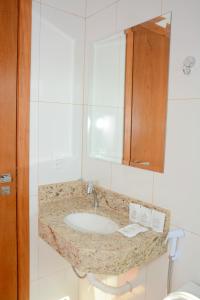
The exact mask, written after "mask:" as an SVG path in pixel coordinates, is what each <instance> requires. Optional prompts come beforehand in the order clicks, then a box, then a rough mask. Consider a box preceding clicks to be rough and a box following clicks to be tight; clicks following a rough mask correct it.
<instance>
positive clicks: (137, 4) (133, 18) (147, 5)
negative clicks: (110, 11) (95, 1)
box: [117, 0, 161, 31]
mask: <svg viewBox="0 0 200 300" xmlns="http://www.w3.org/2000/svg"><path fill="white" fill-rule="evenodd" d="M159 15H161V1H160V0H151V1H146V0H121V1H119V2H118V4H117V30H118V31H120V30H124V29H127V28H128V27H131V26H134V25H137V24H139V23H142V22H144V21H147V20H150V19H152V18H154V17H157V16H159Z"/></svg>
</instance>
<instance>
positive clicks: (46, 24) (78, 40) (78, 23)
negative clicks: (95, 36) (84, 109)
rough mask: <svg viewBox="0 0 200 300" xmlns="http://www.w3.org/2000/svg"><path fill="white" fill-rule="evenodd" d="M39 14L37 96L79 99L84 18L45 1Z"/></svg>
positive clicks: (81, 89) (77, 100) (80, 93)
mask: <svg viewBox="0 0 200 300" xmlns="http://www.w3.org/2000/svg"><path fill="white" fill-rule="evenodd" d="M41 14H42V16H41V39H40V86H39V98H40V100H42V101H47V102H49V101H52V102H65V103H74V104H75V103H76V104H77V103H82V96H83V61H84V20H83V18H81V17H77V16H74V15H71V14H68V13H65V12H63V11H61V10H57V9H55V8H52V7H49V6H46V5H42V10H41Z"/></svg>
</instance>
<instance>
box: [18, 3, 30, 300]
mask: <svg viewBox="0 0 200 300" xmlns="http://www.w3.org/2000/svg"><path fill="white" fill-rule="evenodd" d="M18 5H19V17H18V72H17V243H18V245H17V246H18V300H28V299H29V109H30V104H29V103H30V62H31V13H32V2H31V0H19V1H18Z"/></svg>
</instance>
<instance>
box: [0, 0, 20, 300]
mask: <svg viewBox="0 0 200 300" xmlns="http://www.w3.org/2000/svg"><path fill="white" fill-rule="evenodd" d="M17 23H18V5H17V1H16V0H6V1H3V0H2V1H0V181H3V179H6V178H3V177H1V176H2V175H3V174H10V175H11V182H0V299H2V300H3V299H6V300H16V299H17V229H16V227H17V224H16V142H17V140H16V122H17V119H16V114H17V112H16V107H17V96H16V95H17ZM8 181H9V178H8ZM9 189H10V192H9Z"/></svg>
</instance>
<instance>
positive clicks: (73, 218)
mask: <svg viewBox="0 0 200 300" xmlns="http://www.w3.org/2000/svg"><path fill="white" fill-rule="evenodd" d="M64 222H65V224H67V225H69V226H70V227H72V228H73V229H76V230H78V231H81V232H91V233H99V234H111V233H114V232H115V231H117V230H118V229H119V226H118V225H117V224H116V223H115V222H113V221H112V220H111V219H109V218H106V217H103V216H100V215H97V214H93V213H72V214H70V215H67V216H66V217H65V218H64Z"/></svg>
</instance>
